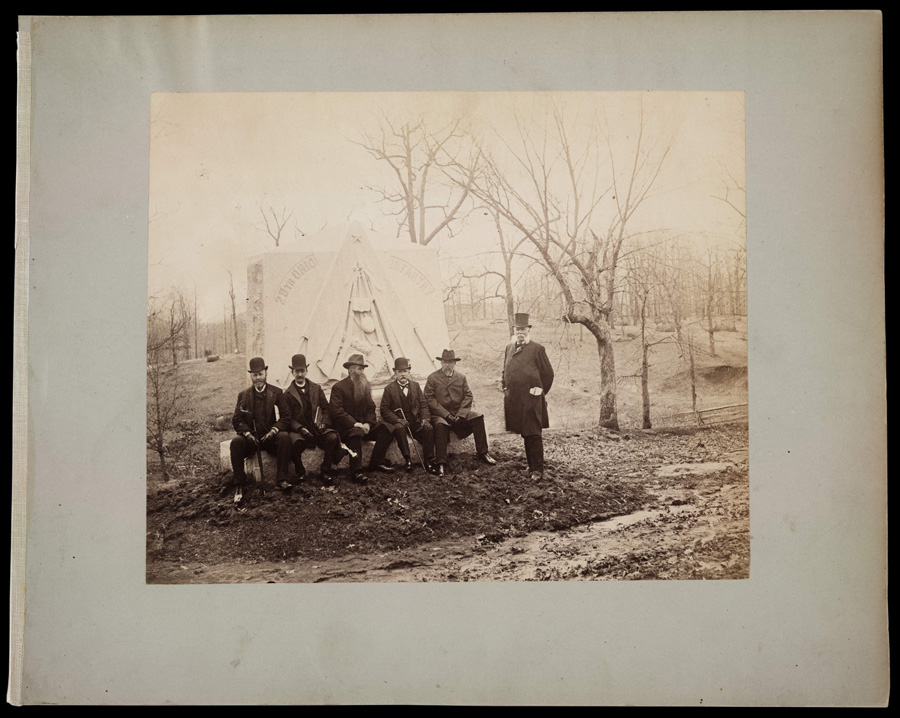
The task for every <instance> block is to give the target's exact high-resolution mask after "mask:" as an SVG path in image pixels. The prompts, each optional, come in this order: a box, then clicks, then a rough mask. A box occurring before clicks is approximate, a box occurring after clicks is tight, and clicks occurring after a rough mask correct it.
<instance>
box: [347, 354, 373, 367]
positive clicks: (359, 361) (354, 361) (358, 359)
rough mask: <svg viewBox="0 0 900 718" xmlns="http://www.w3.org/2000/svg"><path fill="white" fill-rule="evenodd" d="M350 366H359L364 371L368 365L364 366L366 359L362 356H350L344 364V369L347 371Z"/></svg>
mask: <svg viewBox="0 0 900 718" xmlns="http://www.w3.org/2000/svg"><path fill="white" fill-rule="evenodd" d="M351 366H361V367H362V368H363V369H365V368H366V367H367V366H369V365H368V364H366V358H365V357H364V356H363V355H362V354H351V355H350V358H349V359H348V360H347V361H345V362H344V369H349V368H350V367H351Z"/></svg>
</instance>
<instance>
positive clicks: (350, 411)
mask: <svg viewBox="0 0 900 718" xmlns="http://www.w3.org/2000/svg"><path fill="white" fill-rule="evenodd" d="M357 422H359V423H360V424H368V425H369V427H370V428H369V431H370V432H372V431H375V427H376V424H377V422H378V418H377V417H376V416H375V402H374V401H373V399H372V395H371V393H370V394H369V396H368V397H367V398H366V399H363V400H362V401H357V400H356V399H355V398H354V396H353V380H352V379H351V378H350V377H349V376H348V377H344V378H343V379H341V380H340V381H339V382H338V383H337V384H335V385H334V386H333V387H331V424H332V426H333V427H334V428H335V429H337V430H338V431H339V432H341V434H343V433H344V432H345V431H348V430H349V429H352V428H353V425H354V424H355V423H357Z"/></svg>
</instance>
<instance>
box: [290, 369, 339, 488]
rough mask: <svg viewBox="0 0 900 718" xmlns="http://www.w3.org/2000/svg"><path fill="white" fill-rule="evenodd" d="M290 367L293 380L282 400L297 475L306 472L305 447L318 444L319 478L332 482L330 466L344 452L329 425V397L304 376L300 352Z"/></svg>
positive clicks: (331, 468)
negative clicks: (304, 464) (319, 457)
mask: <svg viewBox="0 0 900 718" xmlns="http://www.w3.org/2000/svg"><path fill="white" fill-rule="evenodd" d="M289 369H290V370H291V373H292V374H293V375H294V381H292V382H291V385H290V386H289V387H288V388H287V390H286V391H285V392H284V401H285V405H286V407H287V419H288V430H289V431H290V437H291V458H293V460H294V468H295V469H296V470H297V478H298V479H303V477H304V476H305V475H306V469H305V468H304V467H303V452H304V450H306V449H314V448H316V447H319V448H320V449H322V450H323V451H324V452H325V455H324V456H323V457H322V465H321V467H320V469H319V471H320V473H321V476H322V479H323V480H324V481H325V482H326V483H331V480H332V471H333V470H334V469H333V466H334V465H335V464H338V463H340V461H341V459H343V458H344V451H343V449H341V439H340V437H339V436H338V433H337V432H336V431H335V430H334V429H332V428H331V427H330V424H331V413H330V412H329V410H328V400H327V399H326V398H325V392H324V391H322V387H320V386H319V385H318V384H316V383H315V382H312V381H310V380H309V379H307V378H306V373H307V365H306V357H305V356H304V355H303V354H294V356H293V357H291V366H290V367H289ZM281 488H282V489H288V488H290V484H288V483H287V482H285V483H284V485H282V487H281Z"/></svg>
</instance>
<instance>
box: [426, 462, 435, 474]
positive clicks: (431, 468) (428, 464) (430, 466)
mask: <svg viewBox="0 0 900 718" xmlns="http://www.w3.org/2000/svg"><path fill="white" fill-rule="evenodd" d="M425 471H427V472H428V473H429V474H434V475H437V472H438V469H437V464H435V463H434V462H433V461H428V462H426V464H425Z"/></svg>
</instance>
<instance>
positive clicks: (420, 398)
mask: <svg viewBox="0 0 900 718" xmlns="http://www.w3.org/2000/svg"><path fill="white" fill-rule="evenodd" d="M404 402H406V404H407V409H406V410H405V411H404V412H403V413H404V414H406V420H407V421H408V422H409V425H410V426H411V427H412V429H413V431H417V430H418V428H419V427H420V426H421V425H422V424H428V423H430V421H431V412H430V411H428V404H427V403H426V401H425V395H424V394H423V393H422V388H421V387H420V386H419V384H418V383H417V382H414V381H412V380H410V382H409V398H407V399H404V398H403V390H402V389H401V388H400V385H399V384H398V383H397V382H396V381H392V382H391V383H390V384H388V385H387V386H386V387H384V393H383V394H382V395H381V420H382V421H386V422H387V423H388V424H396V423H398V422H399V421H400V414H399V412H398V411H397V409H398V408H402V407H403V404H404Z"/></svg>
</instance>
